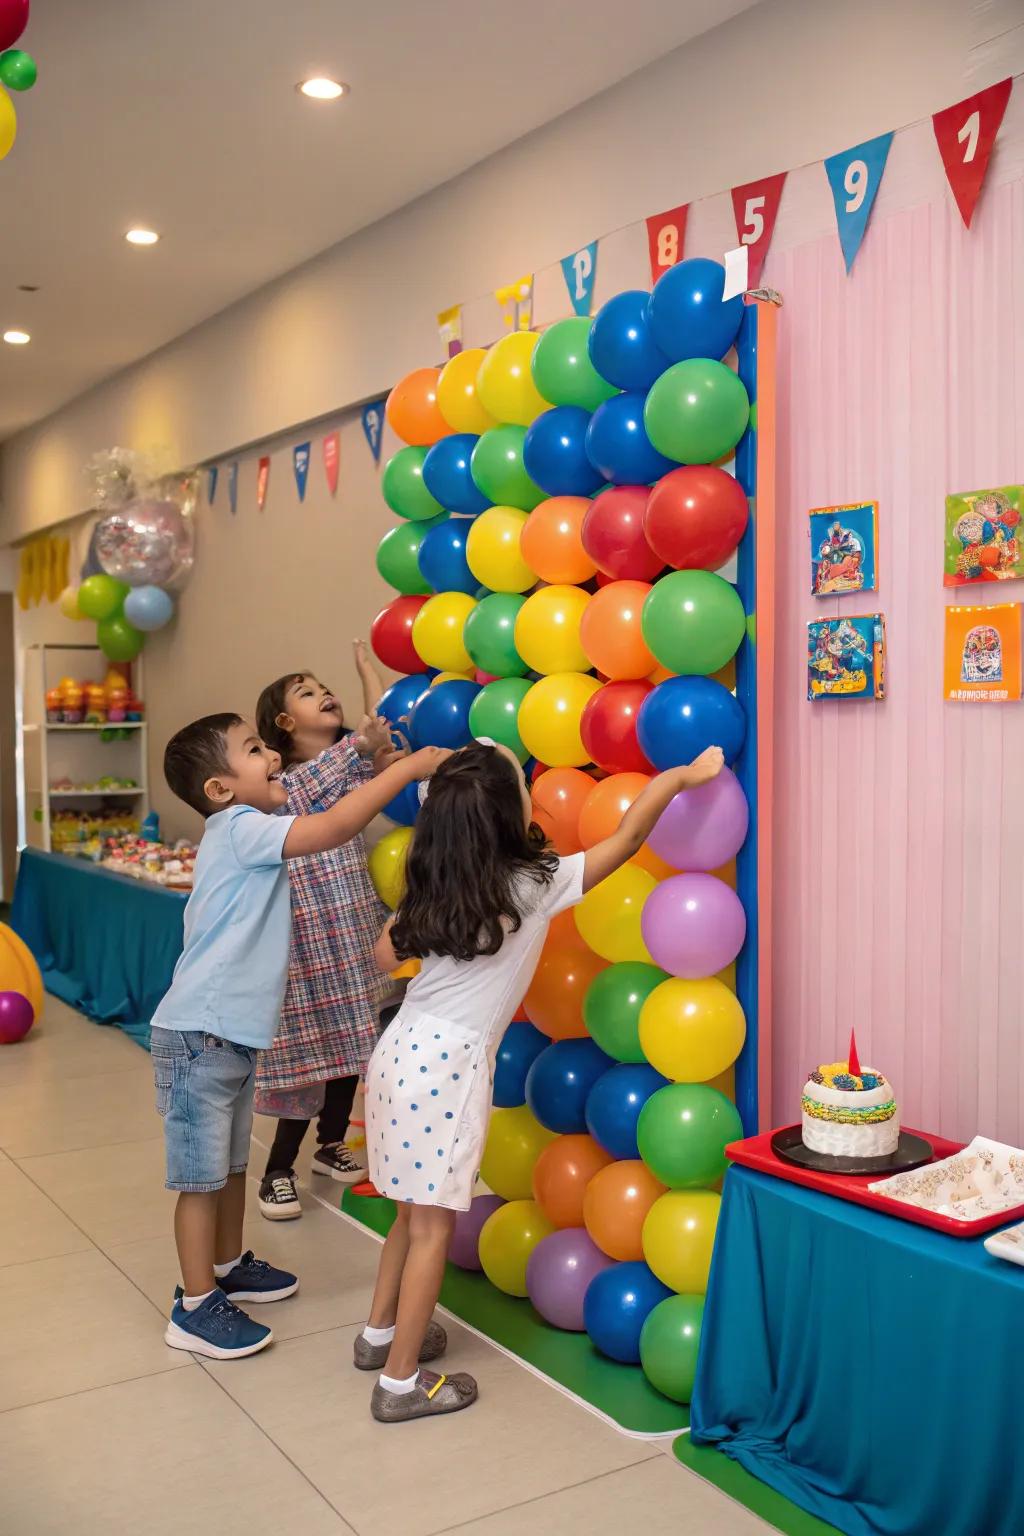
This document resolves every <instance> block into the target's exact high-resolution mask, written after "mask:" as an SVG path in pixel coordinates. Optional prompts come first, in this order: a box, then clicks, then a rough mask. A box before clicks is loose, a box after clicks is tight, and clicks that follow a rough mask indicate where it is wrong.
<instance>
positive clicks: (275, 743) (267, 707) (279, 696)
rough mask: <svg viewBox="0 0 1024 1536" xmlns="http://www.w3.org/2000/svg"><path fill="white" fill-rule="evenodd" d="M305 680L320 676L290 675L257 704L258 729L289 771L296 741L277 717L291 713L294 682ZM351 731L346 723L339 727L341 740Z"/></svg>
mask: <svg viewBox="0 0 1024 1536" xmlns="http://www.w3.org/2000/svg"><path fill="white" fill-rule="evenodd" d="M304 677H311V678H313V679H314V681H315V679H316V673H315V672H310V671H309V670H308V669H307V670H306V671H304V672H286V673H285V674H284V676H283V677H279V678H277V680H276V681H275V682H273V683H269V684H268V685H267V687H266V688H264V690H263V692H262V693H261V694H260V696H259V698H258V699H257V701H256V729H257V730H258V731H259V733H260V736H261V737H262V738H263V740H264V741H265V742H266V744H267V746H268V747H270V748H271V749H272V750H273V751H274V752H279V753H280V754H281V761H282V763H284V765H285V767H286V768H288V767H290V766H291V764H292V763H293V762H295V760H296V759H295V740H294V738H293V736H292V733H291V732H290V731H283V730H282V729H281V727H280V726H279V725H278V723H277V717H278V715H286V714H288V712H289V711H288V690H289V688H291V687H292V685H293V684H294V683H301V682H302V679H303V678H304ZM347 731H348V726H347V725H346V724H345V723H344V721H342V723H341V725H340V726H339V728H338V740H339V741H340V740H341V738H342V736H344V735H345V734H346V733H347Z"/></svg>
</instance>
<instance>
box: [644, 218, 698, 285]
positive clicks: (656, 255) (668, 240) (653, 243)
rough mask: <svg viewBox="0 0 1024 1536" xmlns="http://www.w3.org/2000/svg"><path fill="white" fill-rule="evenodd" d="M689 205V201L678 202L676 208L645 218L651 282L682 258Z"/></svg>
mask: <svg viewBox="0 0 1024 1536" xmlns="http://www.w3.org/2000/svg"><path fill="white" fill-rule="evenodd" d="M689 206H690V205H689V203H680V205H679V207H678V208H669V209H668V210H667V211H666V212H665V213H652V214H651V216H650V218H649V219H648V220H647V250H648V252H649V254H650V258H651V282H652V283H656V282H657V281H658V278H659V277H660V276H661V274H662V273H663V272H667V271H668V269H669V267H674V266H675V265H676V263H677V262H680V261H682V259H683V246H684V244H685V242H686V213H687V209H688V208H689Z"/></svg>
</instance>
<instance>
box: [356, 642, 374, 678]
mask: <svg viewBox="0 0 1024 1536" xmlns="http://www.w3.org/2000/svg"><path fill="white" fill-rule="evenodd" d="M352 655H353V657H354V658H355V663H356V671H357V672H358V673H359V676H360V677H362V675H363V673H364V672H365V671H366V669H367V668H368V667H371V666H372V665H373V663H372V662H371V660H370V653H369V651H368V650H367V649H366V641H365V640H353V641H352Z"/></svg>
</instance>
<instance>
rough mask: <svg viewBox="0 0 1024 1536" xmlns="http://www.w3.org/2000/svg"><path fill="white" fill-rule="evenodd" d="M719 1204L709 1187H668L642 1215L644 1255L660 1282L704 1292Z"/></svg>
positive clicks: (684, 1290) (699, 1293)
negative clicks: (643, 1216) (665, 1192)
mask: <svg viewBox="0 0 1024 1536" xmlns="http://www.w3.org/2000/svg"><path fill="white" fill-rule="evenodd" d="M721 1204H722V1197H721V1195H716V1194H715V1192H714V1191H713V1190H710V1189H670V1190H669V1191H668V1193H667V1194H665V1195H662V1197H661V1199H660V1200H655V1202H654V1204H653V1205H652V1206H651V1208H650V1210H649V1211H648V1212H647V1215H646V1217H645V1219H644V1231H643V1245H644V1258H645V1259H646V1260H647V1263H648V1265H649V1267H650V1268H651V1269H652V1270H653V1271H654V1273H655V1274H656V1275H657V1277H658V1279H659V1280H660V1281H661V1283H662V1284H663V1285H667V1286H669V1287H670V1288H671V1289H672V1290H673V1291H679V1292H680V1293H681V1294H682V1293H685V1294H686V1295H688V1296H703V1294H704V1292H705V1291H706V1290H707V1288H708V1270H709V1269H710V1268H711V1250H712V1249H713V1247H714V1246H715V1227H716V1226H717V1225H718V1211H719V1207H720V1206H721Z"/></svg>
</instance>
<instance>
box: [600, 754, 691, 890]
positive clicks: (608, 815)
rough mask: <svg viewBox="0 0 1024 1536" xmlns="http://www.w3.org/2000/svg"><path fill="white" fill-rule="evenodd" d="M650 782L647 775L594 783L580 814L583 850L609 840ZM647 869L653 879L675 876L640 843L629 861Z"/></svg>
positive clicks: (618, 776) (616, 775) (619, 775)
mask: <svg viewBox="0 0 1024 1536" xmlns="http://www.w3.org/2000/svg"><path fill="white" fill-rule="evenodd" d="M650 782H651V775H650V774H649V773H612V774H609V776H608V777H607V778H606V779H602V780H601V782H600V783H599V784H595V785H594V787H593V789H592V790H591V791H590V794H589V795H588V796H587V798H586V800H585V801H584V802H583V809H582V810H581V811H580V821H579V836H580V842H581V843H582V845H583V847H584V848H593V847H594V846H595V844H597V843H603V842H604V840H605V838H606V837H611V835H612V833H613V832H615V831H616V829H617V828H618V825H619V822H620V821H621V820H622V818H623V816H625V814H626V812H627V811H628V810H629V808H630V806H631V805H632V804H633V801H634V800H635V799H636V797H637V795H638V794H639V793H640V792H641V790H643V789H646V788H647V785H648V784H649V783H650ZM630 862H631V863H633V864H639V865H640V868H641V869H646V870H647V871H648V872H649V873H650V874H652V875H653V876H654V878H655V879H656V880H667V879H668V877H669V875H674V874H677V873H678V871H677V870H675V869H673V868H672V866H671V864H666V863H665V860H664V859H660V858H659V857H658V855H657V854H656V853H655V852H654V849H653V848H650V847H648V845H647V844H646V843H644V844H643V846H642V847H641V849H640V851H639V853H635V854H634V855H633V858H632V859H631V861H630Z"/></svg>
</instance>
